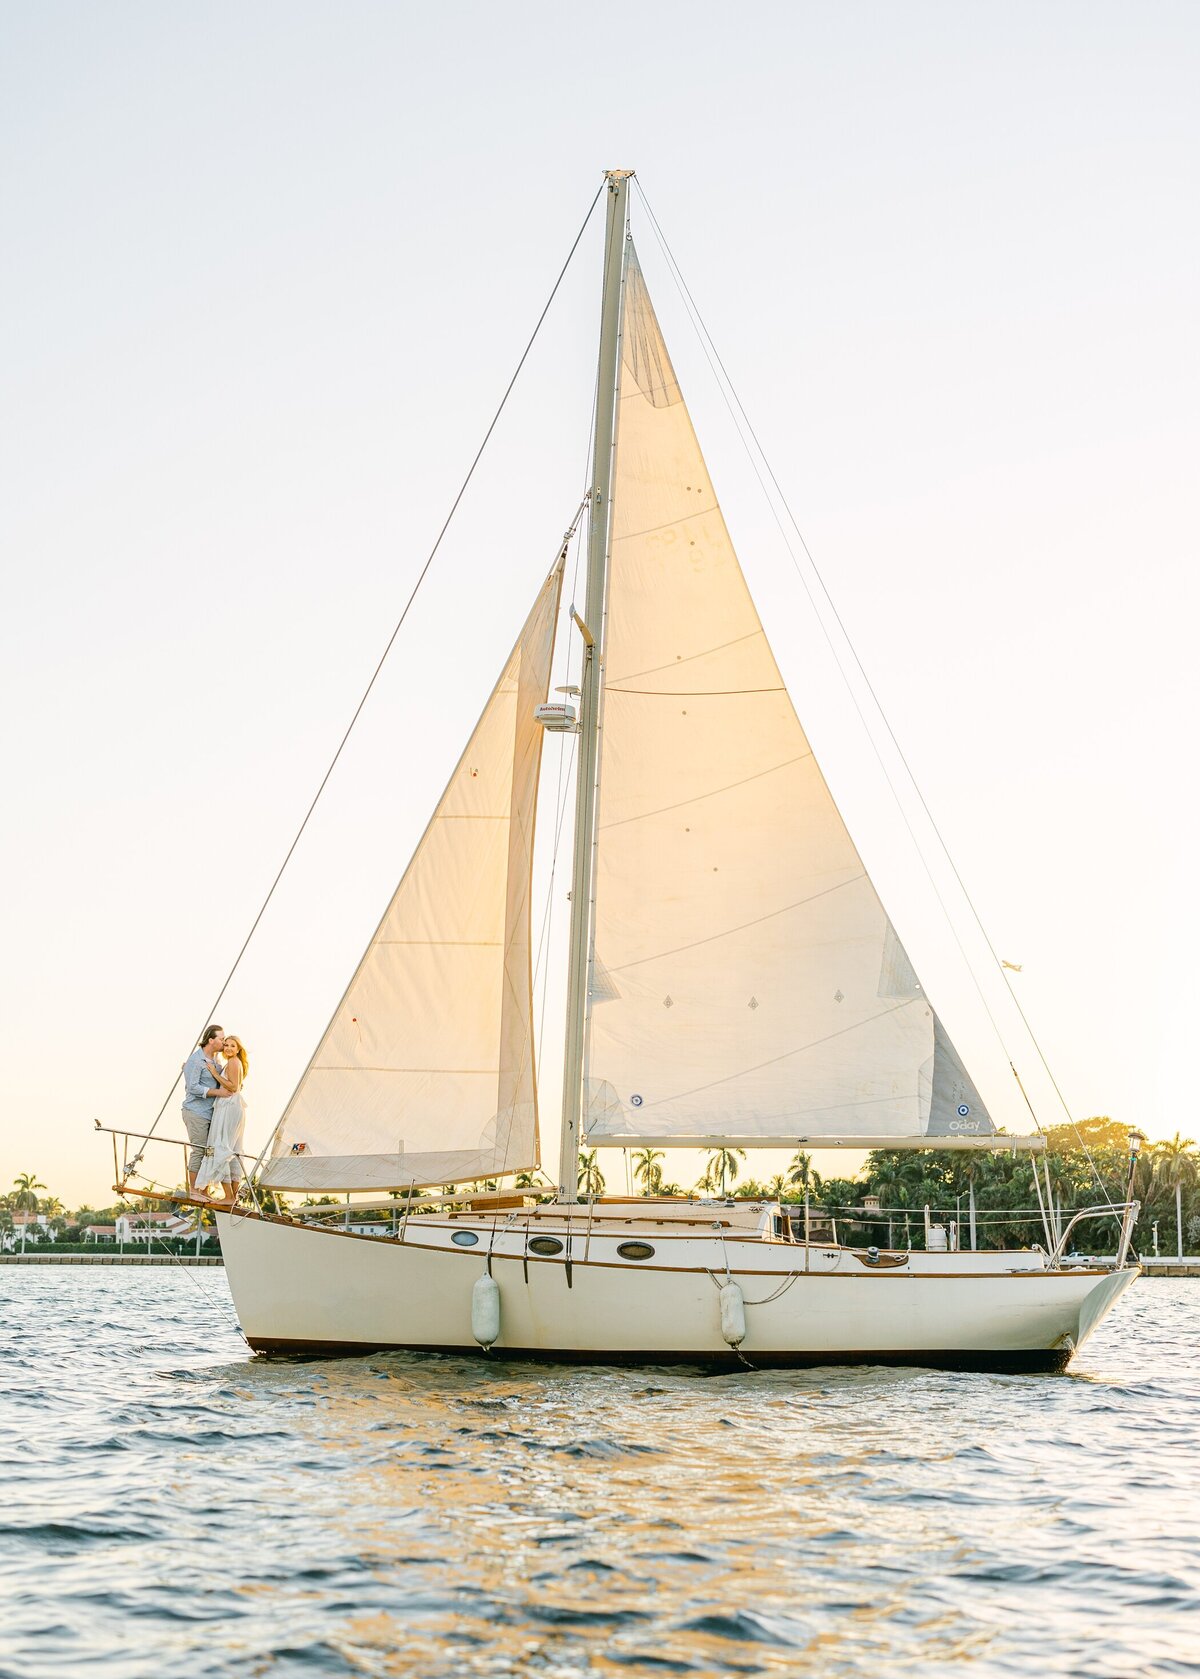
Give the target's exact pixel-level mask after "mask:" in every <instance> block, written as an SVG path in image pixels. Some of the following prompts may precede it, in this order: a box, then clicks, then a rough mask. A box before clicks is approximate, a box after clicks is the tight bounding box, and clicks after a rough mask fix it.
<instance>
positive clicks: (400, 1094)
mask: <svg viewBox="0 0 1200 1679" xmlns="http://www.w3.org/2000/svg"><path fill="white" fill-rule="evenodd" d="M561 584H562V565H561V562H560V563H559V565H557V566H556V567H555V569H554V571H553V573H552V574H551V576H550V577H549V578H548V579H547V581H546V583H545V584H544V586H543V588H542V590H541V593H540V594H539V596H538V599H537V602H536V604H535V605H534V608H533V611H532V612H531V613H530V615H529V618H528V620H527V621H526V624H525V627H524V629H523V630H522V631H521V635H520V638H519V640H518V641H517V644H516V647H515V648H514V649H513V652H512V656H511V658H510V659H509V661H508V664H507V665H506V667H505V670H504V674H503V676H502V677H501V678H500V681H499V682H498V683H497V685H496V688H495V690H494V691H493V693H492V696H491V698H490V699H489V701H488V703H487V706H486V707H485V709H484V712H483V716H482V717H481V718H480V720H479V723H478V725H477V727H476V729H475V732H474V734H473V735H472V736H471V740H470V743H469V744H468V746H467V749H466V751H465V752H464V753H463V756H462V758H461V759H460V761H459V764H458V767H457V769H456V770H455V772H454V774H453V776H452V777H451V779H450V784H449V786H448V787H447V788H446V791H445V793H444V794H443V795H442V799H441V802H440V803H439V805H438V807H437V810H436V811H435V812H434V815H433V818H432V820H431V821H430V824H429V826H428V828H427V829H426V831H425V834H424V836H423V838H422V840H421V842H420V844H419V846H418V847H417V850H416V852H415V853H414V855H413V858H412V861H411V862H410V864H409V866H408V869H407V870H406V872H405V875H404V878H403V879H402V880H401V882H400V885H399V887H398V888H397V890H396V894H395V896H394V897H393V899H392V901H391V903H390V904H389V905H388V908H387V912H386V914H385V915H384V917H383V920H382V921H381V922H380V924H379V927H378V929H377V930H376V933H375V936H374V937H373V938H372V940H371V942H370V944H369V945H368V947H367V951H366V954H365V955H364V957H363V959H362V962H361V963H360V964H359V967H358V971H357V972H356V973H355V975H354V978H353V979H352V980H351V982H350V986H349V988H348V990H347V991H346V994H345V996H344V997H343V998H342V1001H341V1003H340V1004H339V1005H338V1008H337V1011H336V1013H335V1014H334V1017H333V1019H332V1021H331V1022H330V1024H329V1028H328V1030H327V1031H326V1033H325V1036H324V1037H323V1038H322V1039H321V1042H320V1045H319V1046H318V1048H317V1051H316V1054H315V1055H314V1056H313V1058H312V1060H311V1061H310V1063H309V1065H308V1067H307V1069H306V1070H305V1073H304V1076H303V1077H302V1078H301V1080H300V1083H299V1086H298V1087H297V1089H296V1092H295V1095H294V1096H293V1097H292V1099H291V1101H290V1102H289V1104H288V1106H287V1109H286V1111H285V1113H284V1116H283V1119H282V1120H281V1122H280V1125H279V1129H278V1131H277V1134H276V1137H275V1140H274V1142H273V1145H272V1151H271V1158H270V1159H269V1160H268V1161H267V1163H266V1167H265V1170H264V1171H263V1173H262V1182H263V1183H264V1184H265V1185H267V1186H268V1187H270V1188H274V1189H292V1190H311V1189H322V1190H330V1189H339V1190H351V1189H393V1188H400V1187H404V1186H408V1185H412V1184H416V1185H420V1186H424V1185H429V1184H441V1183H453V1182H464V1181H467V1180H470V1179H475V1178H482V1177H490V1176H493V1175H495V1174H499V1173H503V1172H517V1171H522V1170H525V1169H528V1168H531V1167H534V1166H536V1165H537V1164H538V1158H539V1154H538V1127H537V1099H536V1090H535V1081H534V1044H533V1008H532V971H531V951H530V870H531V861H532V852H533V834H534V815H535V804H536V795H537V782H538V769H539V765H540V762H541V743H542V730H541V728H540V727H539V725H538V724H537V723H536V722H535V720H534V713H535V710H536V708H537V707H538V705H540V704H541V703H542V702H543V701H544V700H545V697H546V691H547V687H548V683H549V672H550V659H551V652H552V647H553V641H554V626H555V619H556V615H557V611H558V599H559V591H560V588H561Z"/></svg>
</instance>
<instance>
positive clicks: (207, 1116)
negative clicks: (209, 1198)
mask: <svg viewBox="0 0 1200 1679" xmlns="http://www.w3.org/2000/svg"><path fill="white" fill-rule="evenodd" d="M224 1047H225V1033H224V1029H223V1028H222V1027H220V1026H208V1027H206V1028H205V1031H204V1036H203V1037H202V1038H201V1039H200V1044H199V1047H198V1048H197V1049H194V1050H193V1051H192V1053H191V1054H190V1055H189V1056H188V1058H187V1060H186V1061H185V1062H184V1064H183V1127H184V1130H185V1131H186V1132H187V1134H188V1142H189V1143H191V1145H192V1146H191V1148H190V1149H189V1150H188V1158H187V1182H188V1194H189V1195H194V1194H195V1193H196V1174H197V1173H198V1172H199V1170H200V1163H201V1161H202V1160H203V1159H204V1150H205V1148H206V1147H207V1146H208V1128H209V1126H210V1124H211V1123H212V1111H213V1097H214V1096H215V1095H216V1093H217V1091H218V1090H219V1089H220V1085H219V1084H218V1083H217V1080H216V1078H215V1076H214V1074H213V1068H212V1058H213V1056H214V1055H219V1054H220V1053H221V1051H222V1050H223V1049H224Z"/></svg>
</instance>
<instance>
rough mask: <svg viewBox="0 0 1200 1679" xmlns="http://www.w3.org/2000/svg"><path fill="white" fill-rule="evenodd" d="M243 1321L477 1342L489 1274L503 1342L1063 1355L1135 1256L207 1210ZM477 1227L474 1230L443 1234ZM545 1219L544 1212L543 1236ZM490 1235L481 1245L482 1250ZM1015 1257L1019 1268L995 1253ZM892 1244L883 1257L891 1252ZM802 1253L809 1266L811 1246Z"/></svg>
mask: <svg viewBox="0 0 1200 1679" xmlns="http://www.w3.org/2000/svg"><path fill="white" fill-rule="evenodd" d="M217 1217H218V1224H219V1227H220V1235H221V1247H222V1251H223V1253H224V1256H225V1265H226V1271H227V1275H228V1279H229V1285H230V1289H231V1292H232V1294H233V1300H234V1304H235V1306H236V1309H237V1312H238V1316H239V1319H240V1321H241V1324H242V1328H243V1330H244V1332H245V1334H246V1337H247V1340H248V1341H249V1343H250V1345H251V1346H252V1347H253V1348H254V1349H255V1350H256V1351H262V1352H275V1353H300V1354H310V1355H311V1354H320V1355H327V1356H339V1355H341V1356H344V1355H352V1354H358V1353H364V1352H370V1351H376V1350H380V1349H408V1350H413V1351H420V1352H455V1353H464V1352H467V1353H472V1354H476V1355H480V1354H481V1350H482V1349H481V1348H480V1346H479V1344H478V1343H477V1341H476V1339H475V1335H474V1332H473V1328H472V1310H471V1307H472V1291H473V1289H474V1286H475V1283H476V1281H477V1279H478V1278H479V1277H480V1276H481V1275H484V1274H486V1272H487V1270H488V1269H489V1267H490V1270H491V1274H492V1276H493V1277H494V1278H495V1281H496V1283H497V1285H498V1288H499V1305H500V1324H499V1334H498V1335H497V1336H496V1339H495V1344H494V1347H493V1348H492V1349H491V1350H492V1354H493V1356H495V1357H501V1358H503V1357H540V1358H547V1359H564V1360H576V1361H586V1362H592V1363H645V1364H659V1363H688V1364H699V1365H709V1366H727V1367H728V1366H734V1365H742V1364H744V1363H749V1364H750V1365H753V1366H755V1367H765V1366H771V1365H800V1364H829V1363H835V1364H836V1363H844V1364H853V1363H903V1364H932V1365H942V1366H949V1367H957V1368H1010V1369H1061V1368H1062V1367H1063V1366H1065V1364H1066V1363H1067V1361H1068V1359H1069V1358H1070V1356H1071V1354H1072V1352H1074V1351H1075V1350H1076V1349H1077V1348H1078V1347H1079V1346H1081V1345H1082V1343H1083V1342H1084V1341H1085V1340H1086V1339H1087V1337H1088V1335H1089V1334H1090V1333H1091V1332H1092V1330H1093V1329H1094V1328H1095V1326H1096V1324H1097V1323H1098V1322H1099V1321H1100V1320H1101V1318H1102V1317H1104V1315H1105V1314H1106V1313H1107V1312H1108V1311H1109V1309H1110V1308H1111V1307H1112V1305H1113V1304H1114V1302H1115V1301H1116V1300H1117V1299H1118V1298H1119V1296H1120V1295H1121V1294H1122V1293H1123V1292H1124V1291H1125V1289H1126V1288H1127V1287H1128V1286H1129V1284H1130V1283H1131V1282H1132V1281H1133V1278H1134V1277H1135V1276H1136V1275H1137V1269H1136V1267H1128V1268H1124V1269H1120V1270H1117V1269H1113V1270H1108V1271H1097V1270H1095V1269H1092V1270H1082V1269H1080V1270H1062V1271H1056V1270H1047V1269H1045V1268H1044V1260H1043V1259H1042V1256H1040V1255H1037V1256H1034V1255H1030V1254H1028V1253H1021V1254H1009V1255H1001V1254H996V1253H988V1254H983V1253H981V1254H964V1253H953V1254H933V1253H928V1254H927V1253H919V1254H914V1255H911V1256H899V1255H898V1256H896V1257H895V1259H894V1260H893V1262H892V1263H891V1264H890V1265H887V1266H886V1268H880V1267H872V1266H871V1265H870V1264H869V1263H868V1262H867V1261H866V1259H865V1257H864V1256H863V1254H862V1253H861V1252H859V1251H857V1250H853V1249H847V1248H828V1249H820V1248H814V1249H808V1250H806V1249H805V1248H804V1247H803V1246H797V1245H793V1244H791V1243H785V1242H763V1241H758V1240H753V1239H746V1238H745V1237H744V1236H738V1235H736V1234H734V1233H729V1234H728V1236H726V1235H725V1234H714V1233H709V1232H707V1231H706V1232H703V1233H701V1232H696V1233H685V1234H682V1235H675V1234H670V1235H665V1234H663V1233H660V1232H657V1231H651V1232H650V1233H649V1235H648V1236H647V1235H646V1233H645V1232H644V1231H641V1230H639V1231H636V1232H633V1233H632V1234H633V1236H635V1237H636V1239H637V1240H639V1241H640V1240H643V1239H646V1240H648V1241H649V1243H650V1244H651V1246H652V1247H653V1249H654V1252H653V1254H652V1256H651V1257H650V1259H648V1260H643V1261H640V1262H639V1261H631V1260H628V1259H625V1258H622V1257H621V1256H620V1255H619V1252H618V1249H619V1246H620V1244H621V1242H622V1241H624V1242H628V1241H629V1240H630V1237H631V1232H630V1231H629V1230H622V1231H616V1232H612V1233H605V1234H603V1235H601V1234H597V1233H596V1232H594V1231H585V1230H584V1229H582V1228H579V1227H578V1225H577V1227H576V1229H575V1230H574V1231H573V1232H572V1231H570V1230H567V1229H564V1227H563V1226H562V1225H559V1226H557V1227H556V1228H557V1235H558V1236H559V1237H562V1238H564V1241H563V1249H562V1252H561V1253H559V1254H557V1255H554V1256H551V1257H545V1256H539V1255H537V1254H536V1253H534V1252H531V1251H530V1248H529V1242H530V1227H529V1225H528V1223H527V1222H522V1223H521V1225H520V1226H519V1227H514V1225H513V1224H511V1223H510V1224H509V1225H507V1226H504V1227H500V1226H498V1227H497V1228H496V1229H495V1230H493V1229H492V1226H491V1225H490V1224H489V1223H483V1222H480V1221H478V1220H476V1221H473V1222H472V1223H471V1224H464V1223H462V1222H461V1221H460V1222H457V1223H454V1222H451V1221H449V1220H439V1221H437V1222H434V1221H425V1220H418V1219H414V1220H412V1221H410V1223H409V1226H408V1229H407V1231H406V1232H405V1234H404V1237H403V1239H381V1238H378V1237H370V1236H360V1235H356V1234H354V1233H353V1232H350V1231H344V1230H338V1229H330V1228H328V1227H321V1226H314V1225H303V1224H297V1223H293V1222H290V1221H287V1220H276V1219H271V1218H262V1217H259V1216H258V1215H255V1214H243V1213H237V1214H232V1215H231V1214H225V1213H221V1214H218V1215H217ZM468 1232H473V1233H474V1235H475V1238H476V1242H475V1245H474V1246H471V1247H468V1248H462V1247H458V1246H454V1245H453V1237H454V1235H455V1234H456V1233H457V1234H458V1236H459V1239H460V1240H462V1239H463V1238H464V1236H465V1235H467V1234H468ZM552 1234H554V1232H552V1231H550V1230H547V1229H546V1228H545V1227H541V1228H538V1227H535V1228H534V1231H533V1235H534V1238H535V1239H538V1238H540V1239H542V1240H543V1241H544V1240H545V1237H546V1235H552ZM489 1249H490V1253H489ZM1005 1261H1007V1262H1008V1266H1009V1267H1010V1268H1005V1269H1001V1268H999V1265H1000V1264H1002V1263H1003V1262H1005ZM885 1264H886V1262H885ZM806 1265H807V1266H808V1269H805V1268H804V1267H805V1266H806ZM727 1278H731V1279H732V1280H733V1281H734V1282H736V1283H737V1284H738V1287H739V1289H740V1290H741V1293H742V1296H743V1298H744V1302H745V1321H746V1334H745V1338H744V1340H743V1341H742V1342H741V1345H740V1347H739V1348H736V1349H735V1348H734V1347H732V1346H730V1345H729V1344H728V1343H727V1342H726V1341H725V1340H724V1339H723V1337H722V1330H721V1311H720V1296H719V1288H720V1285H721V1284H722V1283H724V1282H725V1281H726V1280H727Z"/></svg>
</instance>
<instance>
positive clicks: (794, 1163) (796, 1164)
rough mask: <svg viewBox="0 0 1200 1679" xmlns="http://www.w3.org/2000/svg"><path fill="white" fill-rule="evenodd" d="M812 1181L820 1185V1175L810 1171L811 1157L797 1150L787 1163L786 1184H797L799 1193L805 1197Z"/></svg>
mask: <svg viewBox="0 0 1200 1679" xmlns="http://www.w3.org/2000/svg"><path fill="white" fill-rule="evenodd" d="M813 1179H816V1182H817V1184H818V1185H819V1184H820V1182H821V1179H820V1175H819V1174H818V1173H816V1172H814V1171H813V1169H812V1155H811V1154H805V1152H804V1150H803V1149H798V1150H797V1151H796V1153H795V1154H793V1156H792V1158H791V1159H790V1160H789V1161H788V1163H787V1181H788V1184H789V1185H791V1184H797V1183H798V1184H799V1185H800V1189H801V1193H802V1194H805V1195H807V1194H808V1191H809V1186H810V1184H811V1183H812V1181H813Z"/></svg>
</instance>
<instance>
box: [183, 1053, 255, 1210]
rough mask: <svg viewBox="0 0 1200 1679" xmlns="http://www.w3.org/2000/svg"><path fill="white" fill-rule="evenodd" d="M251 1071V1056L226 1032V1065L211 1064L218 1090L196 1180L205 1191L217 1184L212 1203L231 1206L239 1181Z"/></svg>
mask: <svg viewBox="0 0 1200 1679" xmlns="http://www.w3.org/2000/svg"><path fill="white" fill-rule="evenodd" d="M249 1071H250V1058H249V1056H248V1055H247V1054H246V1051H245V1047H244V1046H243V1044H242V1040H241V1039H240V1038H235V1037H234V1036H233V1034H232V1033H226V1035H225V1065H224V1067H220V1066H218V1065H216V1064H215V1063H214V1065H213V1074H214V1076H215V1077H216V1079H217V1081H218V1084H219V1086H220V1089H219V1091H218V1094H217V1097H216V1099H215V1101H214V1102H213V1115H212V1124H211V1125H210V1127H209V1131H208V1148H207V1150H206V1151H205V1155H204V1161H203V1164H202V1165H201V1167H200V1172H199V1175H198V1177H197V1179H196V1188H197V1189H198V1190H203V1191H207V1190H208V1189H210V1188H211V1187H212V1185H213V1184H218V1185H220V1195H219V1196H216V1197H213V1200H214V1202H215V1203H217V1204H219V1203H221V1202H224V1204H225V1205H226V1206H227V1207H232V1206H233V1203H234V1202H235V1201H236V1199H237V1192H238V1189H239V1187H240V1185H241V1181H242V1163H241V1160H240V1158H239V1156H240V1155H241V1151H242V1133H243V1131H244V1130H245V1129H246V1099H245V1097H244V1096H243V1095H242V1086H243V1084H245V1082H246V1075H247V1073H248V1072H249Z"/></svg>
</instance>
